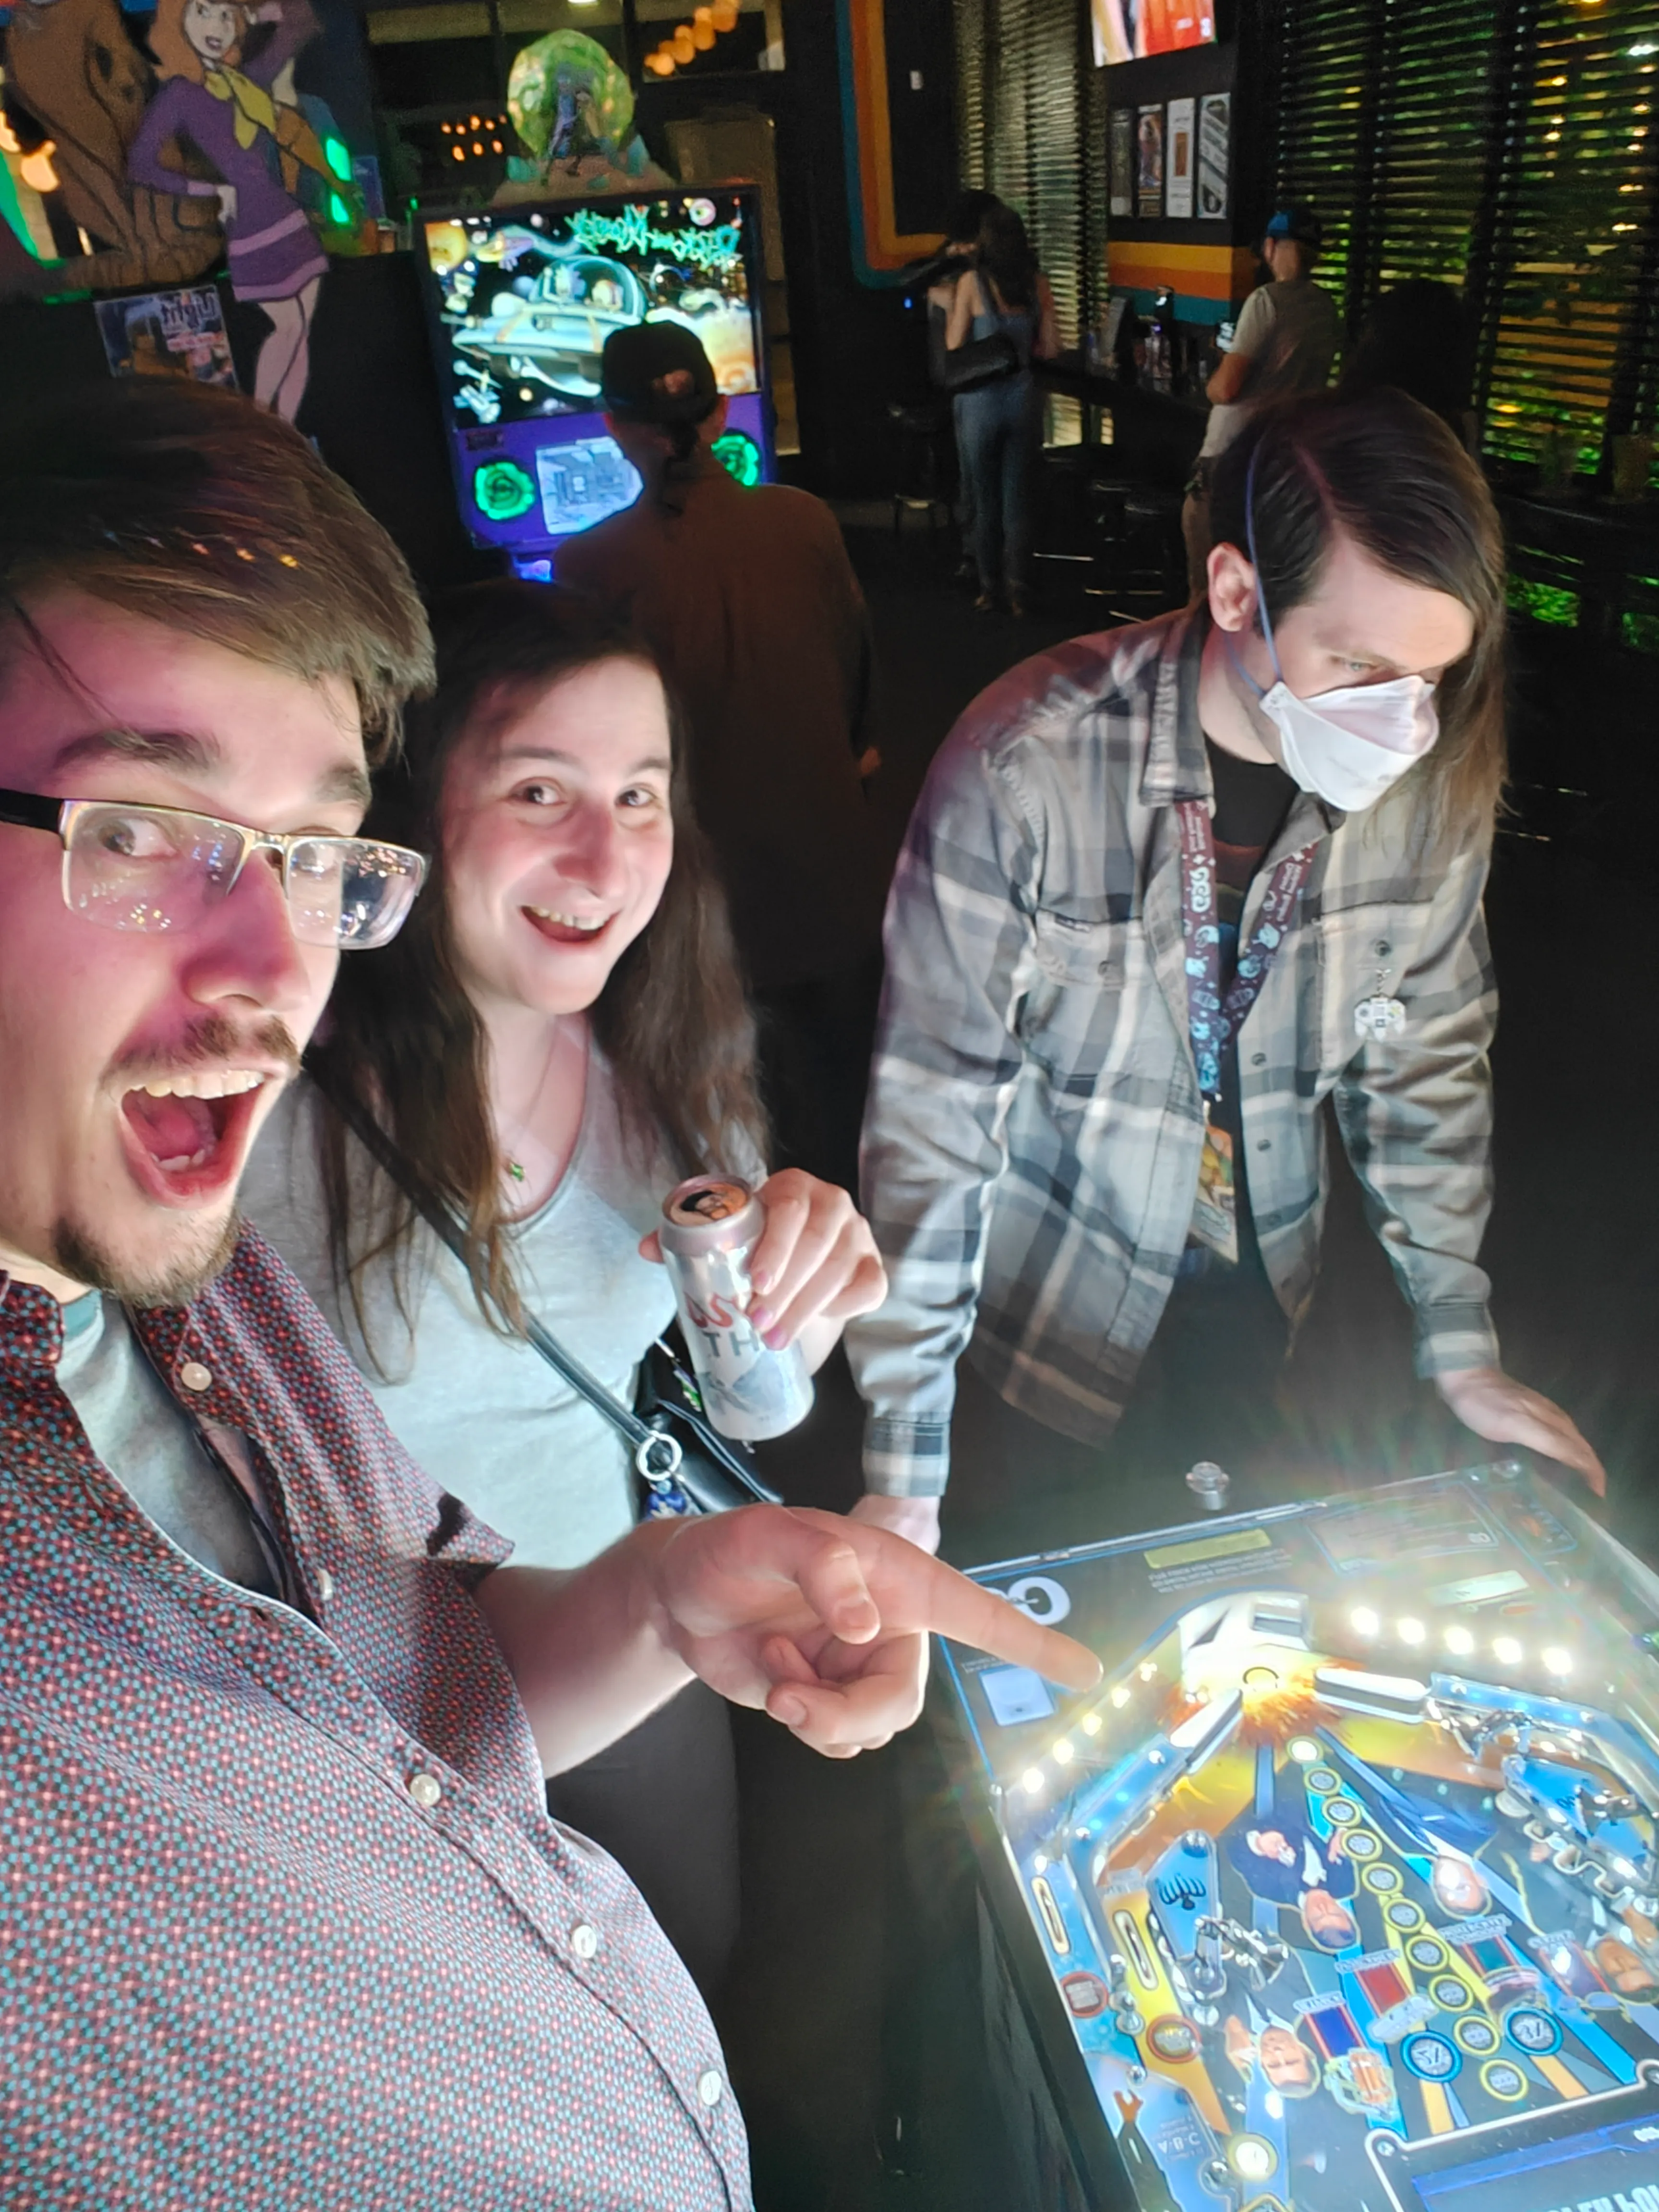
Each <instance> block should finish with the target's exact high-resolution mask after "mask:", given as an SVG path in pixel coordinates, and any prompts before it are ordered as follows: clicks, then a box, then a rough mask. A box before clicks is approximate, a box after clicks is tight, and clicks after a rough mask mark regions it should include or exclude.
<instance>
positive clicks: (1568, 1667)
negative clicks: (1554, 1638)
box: [1539, 1644, 1572, 1674]
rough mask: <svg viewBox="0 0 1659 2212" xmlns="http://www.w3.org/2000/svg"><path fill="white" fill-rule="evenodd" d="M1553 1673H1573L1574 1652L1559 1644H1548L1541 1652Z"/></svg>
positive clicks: (1542, 1657)
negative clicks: (1564, 1648) (1562, 1647)
mask: <svg viewBox="0 0 1659 2212" xmlns="http://www.w3.org/2000/svg"><path fill="white" fill-rule="evenodd" d="M1539 1656H1540V1657H1541V1659H1542V1660H1543V1662H1544V1664H1545V1666H1546V1667H1547V1668H1548V1669H1549V1671H1550V1673H1551V1674H1571V1672H1572V1654H1571V1651H1564V1650H1562V1649H1561V1646H1560V1645H1559V1644H1546V1645H1545V1646H1544V1649H1543V1650H1542V1651H1541V1653H1540V1654H1539Z"/></svg>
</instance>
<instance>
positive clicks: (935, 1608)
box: [920, 1559, 1101, 1692]
mask: <svg viewBox="0 0 1659 2212" xmlns="http://www.w3.org/2000/svg"><path fill="white" fill-rule="evenodd" d="M927 1565H928V1566H929V1567H930V1568H932V1569H933V1571H934V1572H933V1578H932V1581H931V1584H930V1587H929V1589H928V1590H927V1620H926V1622H925V1623H922V1624H920V1625H921V1626H927V1628H930V1629H931V1630H932V1631H933V1633H934V1634H935V1635H937V1636H948V1637H950V1638H951V1640H952V1642H954V1643H957V1644H973V1645H974V1646H975V1649H976V1650H981V1651H988V1652H989V1653H990V1654H991V1656H992V1657H993V1658H994V1659H1006V1661H1007V1662H1008V1663H1009V1664H1010V1665H1011V1666H1014V1667H1029V1668H1030V1669H1031V1672H1032V1673H1033V1674H1041V1675H1042V1677H1043V1679H1044V1680H1045V1681H1049V1682H1057V1683H1059V1685H1060V1687H1061V1688H1062V1689H1066V1690H1076V1691H1079V1692H1081V1691H1085V1690H1092V1689H1093V1688H1094V1687H1095V1686H1096V1684H1097V1682H1098V1681H1099V1680H1100V1676H1101V1666H1100V1662H1099V1660H1098V1659H1097V1658H1096V1656H1095V1655H1094V1653H1093V1652H1092V1651H1091V1650H1087V1649H1086V1647H1085V1645H1083V1644H1079V1643H1078V1642H1077V1641H1076V1639H1075V1638H1073V1637H1070V1636H1062V1635H1061V1634H1060V1631H1059V1630H1058V1629H1055V1628H1044V1627H1043V1626H1042V1623H1041V1622H1040V1621H1036V1620H1032V1619H1031V1618H1030V1615H1029V1614H1028V1613H1022V1612H1021V1611H1020V1609H1019V1607H1018V1606H1017V1605H1011V1604H1010V1603H1009V1601H1008V1600H1007V1599H1006V1597H1003V1596H1001V1595H999V1593H998V1592H997V1591H995V1590H987V1589H981V1587H980V1585H979V1583H975V1582H969V1579H968V1577H967V1576H966V1575H960V1574H958V1573H957V1571H956V1569H955V1568H954V1567H947V1566H946V1565H945V1562H944V1560H943V1559H928V1560H927Z"/></svg>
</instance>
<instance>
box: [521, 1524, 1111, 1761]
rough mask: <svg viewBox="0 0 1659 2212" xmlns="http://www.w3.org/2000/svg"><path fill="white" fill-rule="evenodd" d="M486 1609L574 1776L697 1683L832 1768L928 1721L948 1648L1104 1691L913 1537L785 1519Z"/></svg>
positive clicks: (635, 1558) (697, 1540)
mask: <svg viewBox="0 0 1659 2212" xmlns="http://www.w3.org/2000/svg"><path fill="white" fill-rule="evenodd" d="M478 1602H479V1604H480V1606H481V1607H482V1608H483V1613H484V1614H485V1617H486V1618H487V1620H489V1624H490V1626H491V1628H492V1629H493V1630H494V1632H495V1638H496V1641H497V1642H498V1643H499V1644H500V1645H501V1650H502V1653H503V1655H504V1656H505V1657H506V1660H507V1665H508V1666H509V1668H511V1669H512V1672H513V1679H514V1680H515V1681H516V1682H517V1684H518V1686H519V1692H520V1696H521V1697H522V1698H523V1699H524V1702H525V1705H526V1709H527V1711H528V1712H529V1715H530V1719H531V1724H532V1728H533V1729H535V1732H536V1741H537V1745H538V1748H539V1750H540V1752H541V1754H542V1759H543V1761H544V1765H546V1767H547V1769H548V1771H549V1772H550V1773H562V1772H563V1771H565V1770H566V1769H568V1768H569V1767H572V1766H575V1765H580V1763H581V1761H582V1760H583V1759H590V1758H592V1756H593V1754H594V1753H596V1752H599V1751H602V1750H603V1749H604V1748H605V1746H606V1745H607V1744H610V1743H613V1742H615V1741H616V1740H617V1738H618V1737H619V1736H621V1735H626V1734H627V1732H628V1730H629V1729H631V1728H634V1727H635V1726H636V1725H637V1724H638V1723H639V1722H640V1721H641V1720H643V1719H644V1718H645V1717H646V1716H647V1714H648V1713H650V1712H653V1711H655V1709H656V1708H657V1707H658V1706H659V1705H662V1704H664V1703H665V1701H666V1700H667V1699H669V1698H671V1697H672V1696H673V1694H674V1692H676V1691H677V1690H678V1689H681V1688H683V1687H684V1685H685V1684H686V1683H687V1682H689V1681H690V1680H691V1678H692V1676H693V1675H694V1674H695V1675H699V1676H701V1677H702V1680H704V1681H706V1682H708V1684H710V1685H711V1686H712V1687H713V1688H714V1689H716V1690H718V1691H719V1692H720V1694H721V1696H722V1697H726V1698H729V1699H732V1702H733V1704H735V1705H751V1706H756V1707H764V1709H765V1710H766V1711H768V1712H769V1713H770V1714H771V1716H772V1717H773V1718H774V1719H775V1720H776V1721H778V1722H781V1723H782V1725H783V1726H784V1727H786V1728H788V1729H793V1732H794V1733H795V1734H796V1735H798V1736H799V1737H800V1738H801V1740H802V1741H803V1742H805V1743H809V1744H811V1746H812V1747H813V1748H814V1750H817V1751H821V1752H823V1753H825V1754H826V1755H827V1756H829V1757H830V1758H832V1759H850V1758H852V1757H853V1756H854V1754H855V1753H858V1752H860V1751H866V1750H874V1749H875V1748H877V1747H878V1746H879V1745H881V1744H884V1743H885V1742H886V1741H887V1740H888V1738H889V1737H890V1736H891V1735H895V1734H896V1732H897V1731H898V1730H899V1729H904V1728H908V1726H909V1724H910V1723H911V1722H912V1721H913V1720H915V1717H916V1716H917V1714H918V1713H919V1712H920V1711H921V1700H922V1693H923V1690H924V1688H925V1686H926V1677H927V1638H928V1636H929V1634H930V1633H932V1634H938V1635H942V1636H950V1637H951V1638H955V1639H956V1640H957V1642H959V1643H963V1644H975V1645H976V1646H977V1647H978V1648H979V1649H980V1650H985V1651H990V1652H993V1653H994V1654H995V1656H997V1657H999V1658H1001V1659H1006V1660H1007V1661H1009V1662H1011V1663H1012V1664H1013V1665H1015V1666H1020V1667H1030V1668H1033V1669H1034V1670H1035V1671H1036V1673H1038V1674H1043V1675H1045V1676H1047V1677H1048V1680H1051V1681H1054V1682H1058V1683H1060V1684H1062V1685H1063V1686H1066V1688H1069V1689H1073V1690H1089V1689H1092V1688H1093V1686H1094V1685H1095V1683H1096V1682H1097V1680H1099V1678H1100V1667H1099V1663H1098V1662H1097V1661H1096V1660H1095V1659H1094V1658H1093V1656H1091V1654H1090V1653H1089V1652H1087V1651H1085V1650H1084V1648H1083V1646H1082V1645H1081V1644H1074V1643H1073V1641H1072V1639H1071V1638H1069V1637H1066V1636H1061V1635H1059V1634H1057V1633H1056V1632H1055V1631H1054V1630H1053V1629H1051V1628H1043V1627H1042V1626H1039V1624H1038V1623H1037V1622H1036V1621H1034V1620H1028V1619H1027V1617H1026V1616H1025V1614H1024V1613H1020V1612H1018V1610H1017V1609H1016V1608H1015V1607H1013V1606H1011V1605H1010V1604H1008V1602H1007V1601H1006V1599H1003V1598H1000V1597H999V1596H997V1595H995V1594H994V1592H992V1591H990V1590H986V1589H981V1588H980V1587H979V1586H978V1584H977V1583H971V1582H969V1581H968V1579H967V1578H966V1577H964V1576H963V1575H959V1574H957V1572H956V1571H955V1570H954V1569H953V1568H951V1567H947V1566H945V1565H944V1564H943V1562H942V1561H940V1560H939V1559H932V1558H930V1557H929V1556H928V1554H927V1553H925V1552H921V1551H918V1550H917V1549H916V1547H915V1546H914V1545H913V1544H907V1543H906V1542H905V1541H903V1539H902V1537H898V1536H894V1535H891V1534H889V1533H888V1532H887V1531H886V1530H885V1529H883V1528H872V1527H870V1526H868V1525H867V1524H866V1523H863V1522H854V1521H844V1520H842V1518H841V1517H840V1516H838V1515H836V1514H833V1513H817V1512H812V1511H808V1510H789V1509H787V1508H785V1507H783V1506H776V1505H754V1506H747V1507H744V1509H743V1510H741V1511H740V1512H736V1513H721V1514H717V1515H714V1516H710V1517H708V1518H702V1519H697V1520H692V1521H677V1522H671V1521H654V1522H647V1523H646V1524H645V1525H644V1526H643V1527H641V1528H636V1529H635V1531H634V1533H633V1534H632V1535H630V1536H627V1537H624V1538H623V1541H622V1542H621V1543H620V1544H617V1545H613V1546H612V1547H611V1550H610V1551H608V1552H606V1553H603V1554H602V1555H601V1557H600V1558H599V1559H595V1560H594V1561H593V1562H592V1564H591V1565H588V1566H586V1567H583V1568H581V1569H580V1571H578V1572H576V1573H575V1574H574V1575H557V1574H550V1573H547V1572H544V1571H542V1570H540V1569H538V1568H534V1567H503V1568H500V1569H498V1570H497V1571H495V1573H494V1574H492V1575H490V1576H489V1577H488V1578H487V1579H486V1580H485V1582H484V1583H483V1585H482V1587H481V1589H480V1590H479V1594H478Z"/></svg>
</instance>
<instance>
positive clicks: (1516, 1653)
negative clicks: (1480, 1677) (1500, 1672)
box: [1492, 1636, 1526, 1667]
mask: <svg viewBox="0 0 1659 2212" xmlns="http://www.w3.org/2000/svg"><path fill="white" fill-rule="evenodd" d="M1525 1656H1526V1654H1525V1653H1524V1652H1523V1651H1522V1649H1521V1646H1520V1645H1519V1644H1517V1643H1516V1640H1515V1638H1513V1637H1512V1636H1494V1637H1493V1638H1492V1657H1493V1658H1494V1659H1496V1660H1497V1661H1498V1664H1499V1665H1500V1666H1502V1667H1518V1666H1519V1665H1520V1664H1521V1662H1522V1659H1523V1658H1524V1657H1525Z"/></svg>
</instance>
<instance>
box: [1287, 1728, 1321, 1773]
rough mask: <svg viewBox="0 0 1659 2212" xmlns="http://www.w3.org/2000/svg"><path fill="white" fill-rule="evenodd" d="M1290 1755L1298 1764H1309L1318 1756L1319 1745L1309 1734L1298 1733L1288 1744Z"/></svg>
mask: <svg viewBox="0 0 1659 2212" xmlns="http://www.w3.org/2000/svg"><path fill="white" fill-rule="evenodd" d="M1289 1750H1290V1754H1291V1758H1292V1759H1294V1760H1295V1761H1296V1763H1297V1765H1298V1766H1311V1765H1313V1763H1314V1761H1315V1759H1317V1758H1318V1756H1319V1746H1318V1745H1317V1744H1316V1742H1315V1741H1314V1740H1313V1738H1312V1737H1311V1736H1310V1735H1298V1736H1295V1737H1293V1738H1292V1739H1291V1743H1290V1746H1289Z"/></svg>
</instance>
